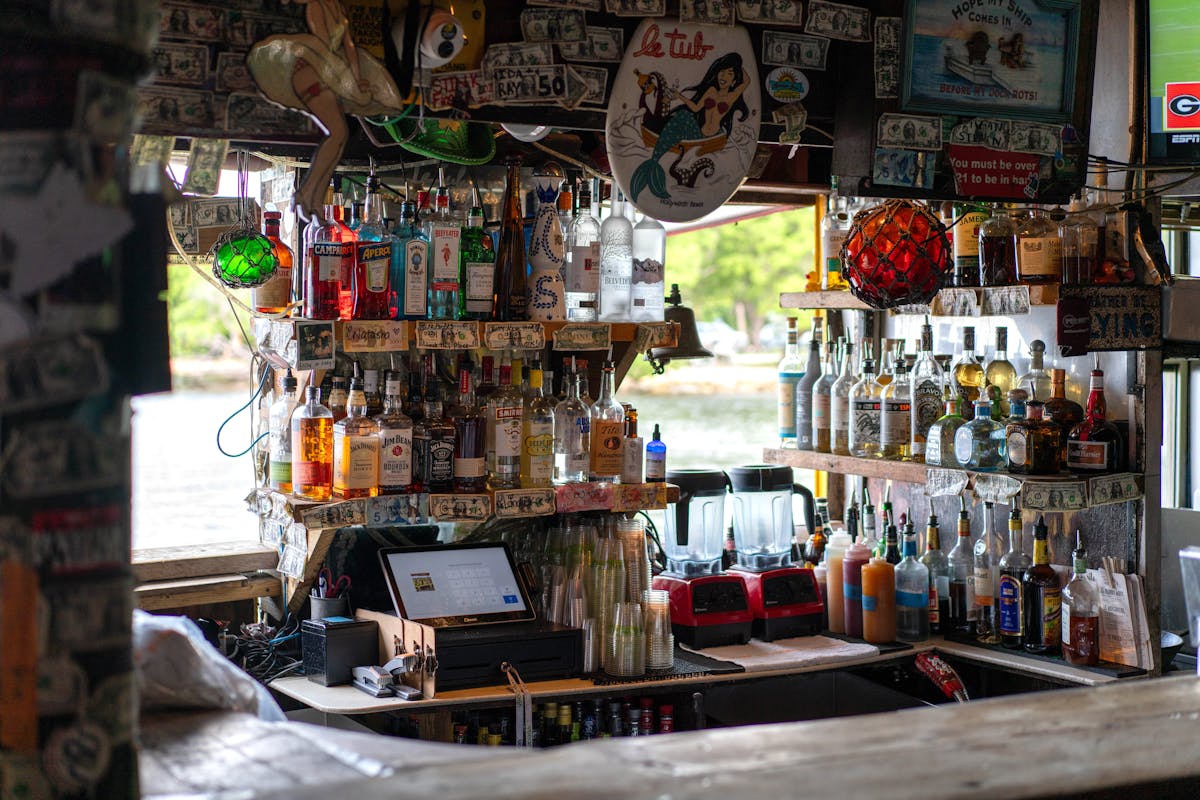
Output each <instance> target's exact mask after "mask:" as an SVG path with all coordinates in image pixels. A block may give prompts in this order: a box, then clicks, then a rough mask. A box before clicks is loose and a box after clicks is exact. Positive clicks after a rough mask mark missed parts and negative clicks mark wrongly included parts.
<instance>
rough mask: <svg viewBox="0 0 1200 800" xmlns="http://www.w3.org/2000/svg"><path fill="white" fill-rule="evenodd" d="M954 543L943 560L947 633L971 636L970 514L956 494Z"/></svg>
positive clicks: (972, 566) (973, 616)
mask: <svg viewBox="0 0 1200 800" xmlns="http://www.w3.org/2000/svg"><path fill="white" fill-rule="evenodd" d="M958 501H959V512H958V541H957V542H955V543H954V547H953V548H952V549H951V550H950V555H949V556H947V557H946V563H947V565H948V568H949V573H950V580H949V590H950V608H949V611H950V614H949V630H951V631H954V632H955V633H963V634H968V635H972V636H973V635H974V634H975V620H976V618H977V617H978V616H979V614H978V612H977V611H976V610H975V558H974V555H973V554H972V548H971V515H970V514H969V513H967V502H966V499H965V498H964V497H963V496H962V495H959V498H958Z"/></svg>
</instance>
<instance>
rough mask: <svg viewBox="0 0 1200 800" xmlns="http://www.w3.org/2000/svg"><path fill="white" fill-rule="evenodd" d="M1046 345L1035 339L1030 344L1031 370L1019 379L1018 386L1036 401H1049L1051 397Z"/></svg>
mask: <svg viewBox="0 0 1200 800" xmlns="http://www.w3.org/2000/svg"><path fill="white" fill-rule="evenodd" d="M1045 359H1046V343H1045V342H1043V341H1042V340H1041V339H1034V340H1033V341H1032V342H1030V343H1029V370H1028V371H1027V372H1026V373H1025V374H1024V375H1022V376H1021V377H1020V378H1018V379H1017V382H1016V385H1017V386H1019V387H1021V388H1022V389H1025V390H1026V391H1028V392H1029V397H1030V398H1031V399H1034V400H1043V401H1044V400H1047V399H1049V397H1050V392H1051V384H1052V381H1051V380H1050V373H1049V372H1047V371H1046V368H1045V366H1044V365H1045Z"/></svg>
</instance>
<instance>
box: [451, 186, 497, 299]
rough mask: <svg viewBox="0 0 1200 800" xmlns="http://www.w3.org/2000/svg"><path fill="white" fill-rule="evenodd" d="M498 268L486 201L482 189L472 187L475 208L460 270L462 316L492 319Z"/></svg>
mask: <svg viewBox="0 0 1200 800" xmlns="http://www.w3.org/2000/svg"><path fill="white" fill-rule="evenodd" d="M495 269H496V248H495V247H494V246H493V245H492V236H491V234H489V233H488V232H487V231H485V230H484V229H483V205H482V204H481V203H480V201H479V190H478V189H477V188H475V187H471V210H470V211H469V212H468V213H467V226H466V227H465V228H463V231H462V247H461V249H460V251H459V270H458V286H459V292H458V318H459V319H480V320H487V319H491V316H492V280H493V277H494V275H493V273H494V272H495Z"/></svg>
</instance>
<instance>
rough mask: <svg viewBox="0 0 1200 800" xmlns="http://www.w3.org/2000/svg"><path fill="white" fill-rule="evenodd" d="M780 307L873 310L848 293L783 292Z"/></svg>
mask: <svg viewBox="0 0 1200 800" xmlns="http://www.w3.org/2000/svg"><path fill="white" fill-rule="evenodd" d="M779 307H780V308H793V309H801V310H804V309H815V308H828V309H854V310H858V311H872V310H873V309H872V308H871V307H870V306H869V305H867V304H866V303H864V302H863V301H862V300H859V299H858V298H857V297H855V296H854V295H852V294H850V292H848V291H840V292H839V291H828V292H783V293H781V294H780V295H779Z"/></svg>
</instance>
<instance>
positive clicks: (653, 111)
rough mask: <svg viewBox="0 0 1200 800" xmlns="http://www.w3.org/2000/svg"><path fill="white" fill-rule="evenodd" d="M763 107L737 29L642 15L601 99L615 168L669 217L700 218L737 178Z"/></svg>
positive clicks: (645, 205)
mask: <svg viewBox="0 0 1200 800" xmlns="http://www.w3.org/2000/svg"><path fill="white" fill-rule="evenodd" d="M761 114H762V90H761V89H760V84H759V78H758V69H757V65H756V59H755V52H754V47H753V45H752V44H751V41H750V35H749V33H748V32H747V31H746V29H745V28H741V27H736V26H735V27H732V28H717V27H713V26H709V25H695V24H691V23H667V22H663V23H660V22H658V21H656V20H644V21H643V22H642V23H641V25H639V26H638V28H637V30H636V31H635V32H634V34H633V38H632V39H631V44H630V48H629V50H628V51H627V52H626V54H625V58H624V59H623V60H622V62H621V67H620V69H619V70H618V71H617V75H616V78H615V79H614V81H613V87H612V93H611V95H610V99H609V104H608V117H607V119H606V121H605V134H606V139H607V146H608V160H609V163H610V164H611V165H612V170H613V177H614V178H615V180H616V182H617V184H618V186H620V187H621V188H622V189H623V190H624V191H625V193H626V195H627V196H628V197H629V199H630V200H632V201H633V203H634V205H635V206H637V208H638V210H640V211H641V212H642V213H644V214H648V215H649V216H651V217H653V218H655V219H659V220H665V221H669V222H687V221H690V220H693V219H698V218H699V217H702V216H704V215H705V214H707V213H709V212H710V211H713V210H714V209H716V208H718V207H720V206H721V205H722V204H723V203H724V202H725V201H726V200H728V199H729V198H730V196H732V195H733V193H734V192H735V191H736V190H737V188H738V186H740V185H741V183H742V181H743V180H745V178H746V174H747V172H748V170H749V168H750V163H751V161H752V160H753V158H754V152H755V149H756V147H757V145H758V131H759V125H760V123H761V121H762V120H761Z"/></svg>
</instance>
